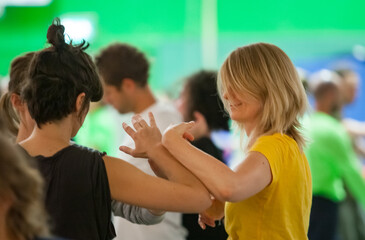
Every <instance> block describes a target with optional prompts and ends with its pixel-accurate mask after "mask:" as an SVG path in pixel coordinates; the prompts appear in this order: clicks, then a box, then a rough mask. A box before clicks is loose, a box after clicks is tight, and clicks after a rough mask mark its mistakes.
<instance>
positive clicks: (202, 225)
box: [198, 218, 206, 230]
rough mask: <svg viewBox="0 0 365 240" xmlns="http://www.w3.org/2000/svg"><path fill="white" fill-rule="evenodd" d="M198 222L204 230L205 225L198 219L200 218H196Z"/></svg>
mask: <svg viewBox="0 0 365 240" xmlns="http://www.w3.org/2000/svg"><path fill="white" fill-rule="evenodd" d="M198 224H199V226H200V227H201V229H203V230H205V229H206V226H205V224H204V223H203V222H202V221H201V220H200V218H199V220H198Z"/></svg>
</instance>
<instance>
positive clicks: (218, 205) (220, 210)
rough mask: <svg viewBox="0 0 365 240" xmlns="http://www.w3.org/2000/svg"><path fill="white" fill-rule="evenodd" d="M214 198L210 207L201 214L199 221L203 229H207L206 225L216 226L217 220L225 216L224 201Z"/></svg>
mask: <svg viewBox="0 0 365 240" xmlns="http://www.w3.org/2000/svg"><path fill="white" fill-rule="evenodd" d="M212 200H213V203H212V205H211V206H210V208H208V209H207V210H205V211H204V212H202V213H200V214H199V219H198V223H199V225H200V227H201V228H202V229H205V228H206V225H208V226H211V227H215V221H217V220H221V219H222V218H223V217H224V202H221V201H219V200H217V199H214V198H212Z"/></svg>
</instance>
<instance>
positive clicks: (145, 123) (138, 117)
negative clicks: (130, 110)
mask: <svg viewBox="0 0 365 240" xmlns="http://www.w3.org/2000/svg"><path fill="white" fill-rule="evenodd" d="M136 120H137V122H138V123H139V125H141V126H142V127H143V128H145V127H148V124H147V122H146V121H145V120H144V119H143V118H142V117H141V115H136Z"/></svg>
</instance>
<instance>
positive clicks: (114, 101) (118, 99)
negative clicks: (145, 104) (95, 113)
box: [104, 84, 133, 114]
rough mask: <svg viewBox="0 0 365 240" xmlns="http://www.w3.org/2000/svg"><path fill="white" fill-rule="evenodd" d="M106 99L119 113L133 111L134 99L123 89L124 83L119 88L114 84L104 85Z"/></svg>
mask: <svg viewBox="0 0 365 240" xmlns="http://www.w3.org/2000/svg"><path fill="white" fill-rule="evenodd" d="M104 101H105V102H106V103H107V104H110V105H112V106H113V108H115V109H116V110H117V111H118V112H119V113H121V114H123V113H129V112H132V111H133V108H132V101H131V100H130V99H129V97H128V93H126V92H125V91H123V84H121V86H120V88H119V89H118V88H117V87H116V86H113V85H106V84H105V85H104Z"/></svg>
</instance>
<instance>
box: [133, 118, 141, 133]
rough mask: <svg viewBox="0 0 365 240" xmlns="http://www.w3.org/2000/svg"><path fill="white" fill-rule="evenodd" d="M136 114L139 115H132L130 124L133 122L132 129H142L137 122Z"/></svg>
mask: <svg viewBox="0 0 365 240" xmlns="http://www.w3.org/2000/svg"><path fill="white" fill-rule="evenodd" d="M138 116H139V115H134V116H133V117H132V124H133V127H134V129H136V130H137V131H138V130H140V129H142V125H141V124H140V123H139V121H138Z"/></svg>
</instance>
